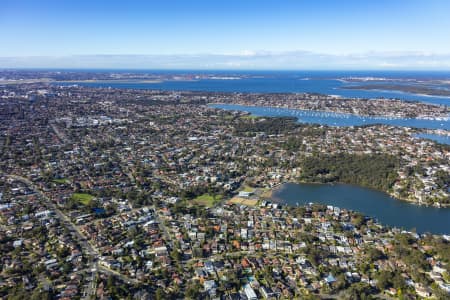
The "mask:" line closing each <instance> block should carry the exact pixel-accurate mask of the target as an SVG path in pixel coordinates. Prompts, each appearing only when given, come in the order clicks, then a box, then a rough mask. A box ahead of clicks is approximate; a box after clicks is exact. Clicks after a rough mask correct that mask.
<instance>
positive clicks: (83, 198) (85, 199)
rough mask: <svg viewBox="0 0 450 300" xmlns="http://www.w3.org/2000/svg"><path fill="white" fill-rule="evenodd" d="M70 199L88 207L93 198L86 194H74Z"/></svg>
mask: <svg viewBox="0 0 450 300" xmlns="http://www.w3.org/2000/svg"><path fill="white" fill-rule="evenodd" d="M72 199H73V200H75V201H78V202H80V203H81V204H83V205H88V204H89V203H90V202H91V200H92V199H94V196H92V195H89V194H86V193H74V194H73V195H72Z"/></svg>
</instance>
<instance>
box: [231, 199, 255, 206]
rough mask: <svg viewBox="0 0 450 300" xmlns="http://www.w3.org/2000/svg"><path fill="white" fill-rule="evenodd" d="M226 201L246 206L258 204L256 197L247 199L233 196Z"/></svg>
mask: <svg viewBox="0 0 450 300" xmlns="http://www.w3.org/2000/svg"><path fill="white" fill-rule="evenodd" d="M228 202H229V203H233V204H240V205H246V206H256V205H257V204H258V200H257V199H247V198H240V197H234V198H232V199H231V200H230V201H228Z"/></svg>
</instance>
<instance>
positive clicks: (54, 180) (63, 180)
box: [52, 178, 67, 184]
mask: <svg viewBox="0 0 450 300" xmlns="http://www.w3.org/2000/svg"><path fill="white" fill-rule="evenodd" d="M52 181H53V182H54V183H59V184H64V183H67V179H65V178H59V179H53V180H52Z"/></svg>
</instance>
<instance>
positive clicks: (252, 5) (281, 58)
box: [0, 0, 450, 70]
mask: <svg viewBox="0 0 450 300" xmlns="http://www.w3.org/2000/svg"><path fill="white" fill-rule="evenodd" d="M449 11H450V1H445V0H428V1H424V0H423V1H420V0H409V1H402V0H390V1H389V0H380V1H356V0H349V1H327V0H319V1H283V2H280V1H253V0H248V1H234V0H233V1H223V2H219V1H133V2H131V3H130V2H128V3H125V2H122V1H120V2H119V1H104V0H100V1H87V0H80V1H48V0H42V1H22V0H14V1H11V0H6V1H3V2H2V4H1V9H0V36H1V37H2V47H0V68H27V67H29V68H46V67H48V68H123V69H126V68H139V69H148V68H158V69H388V70H389V69H417V70H421V69H432V70H450V39H448V36H450V29H449V28H450V18H448V16H447V14H448V12H449Z"/></svg>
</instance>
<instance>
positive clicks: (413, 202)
mask: <svg viewBox="0 0 450 300" xmlns="http://www.w3.org/2000/svg"><path fill="white" fill-rule="evenodd" d="M287 183H292V184H310V185H335V184H344V185H351V186H355V187H359V188H365V189H369V190H373V191H376V192H381V193H384V194H386V195H388V196H389V197H390V198H392V200H395V201H402V202H407V203H409V204H411V205H414V206H417V207H430V208H444V209H446V208H450V204H432V205H430V204H426V203H422V202H420V201H415V200H411V199H408V198H403V197H398V196H395V195H394V193H393V192H389V191H382V190H378V189H374V188H370V187H365V186H362V185H358V184H352V183H345V182H329V183H322V182H307V181H297V182H294V181H286V182H283V183H280V184H278V185H276V186H275V187H273V188H271V189H270V190H271V192H270V199H271V200H274V201H282V200H281V199H279V198H274V197H273V194H274V192H276V191H278V190H280V189H281V188H283V186H284V185H285V184H287Z"/></svg>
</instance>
